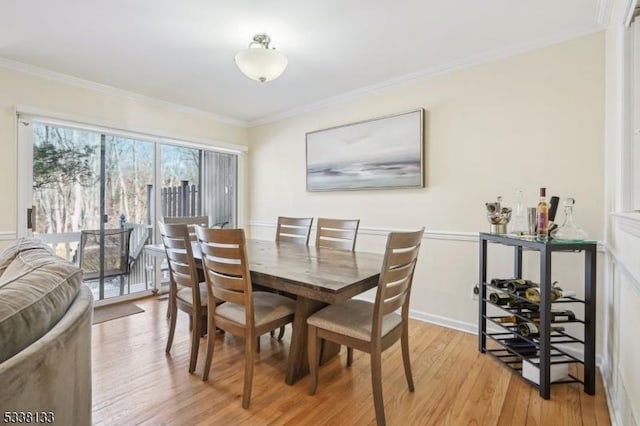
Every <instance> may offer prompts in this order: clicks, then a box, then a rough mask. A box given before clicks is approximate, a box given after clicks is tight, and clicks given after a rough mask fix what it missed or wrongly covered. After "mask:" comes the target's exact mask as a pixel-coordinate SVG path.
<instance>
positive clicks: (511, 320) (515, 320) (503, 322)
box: [493, 315, 518, 324]
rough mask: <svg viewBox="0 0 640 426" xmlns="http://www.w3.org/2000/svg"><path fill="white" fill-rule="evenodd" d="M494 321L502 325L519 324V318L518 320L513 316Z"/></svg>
mask: <svg viewBox="0 0 640 426" xmlns="http://www.w3.org/2000/svg"><path fill="white" fill-rule="evenodd" d="M493 320H494V321H495V322H499V323H501V324H505V323H511V324H515V323H517V322H518V318H516V317H515V315H511V316H508V317H498V318H493Z"/></svg>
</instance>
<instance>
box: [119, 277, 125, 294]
mask: <svg viewBox="0 0 640 426" xmlns="http://www.w3.org/2000/svg"><path fill="white" fill-rule="evenodd" d="M123 294H124V275H120V296H122V295H123Z"/></svg>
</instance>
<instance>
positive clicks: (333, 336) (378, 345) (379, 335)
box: [307, 228, 424, 425]
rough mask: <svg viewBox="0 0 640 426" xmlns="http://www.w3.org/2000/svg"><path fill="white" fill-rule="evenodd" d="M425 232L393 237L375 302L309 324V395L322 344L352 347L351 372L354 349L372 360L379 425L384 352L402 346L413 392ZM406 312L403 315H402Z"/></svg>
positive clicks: (353, 304)
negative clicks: (412, 346) (412, 312)
mask: <svg viewBox="0 0 640 426" xmlns="http://www.w3.org/2000/svg"><path fill="white" fill-rule="evenodd" d="M423 234H424V228H422V229H420V230H418V231H415V232H392V233H390V234H389V236H388V237H387V246H386V250H385V255H384V260H383V263H382V269H381V271H380V279H379V281H378V288H377V291H376V298H375V302H374V303H371V302H367V301H364V300H359V299H348V300H346V301H344V302H340V303H337V304H334V305H329V306H327V307H326V308H323V309H321V310H319V311H318V312H316V313H314V314H313V315H311V316H310V317H309V318H308V319H307V326H308V339H307V345H308V356H309V369H310V373H311V374H310V375H311V385H310V386H309V394H310V395H313V394H315V392H316V389H317V387H318V364H319V362H320V349H321V344H320V343H321V340H322V339H324V340H329V341H332V342H335V343H338V344H341V345H345V346H347V366H351V364H352V362H353V349H354V348H355V349H357V350H360V351H363V352H367V353H369V354H370V357H371V383H372V388H373V405H374V407H375V411H376V421H377V424H378V425H384V424H385V416H384V401H383V399H382V352H383V351H384V350H385V349H387V348H389V347H390V346H391V345H392V344H393V343H395V342H396V341H398V339H399V340H400V341H401V346H402V360H403V364H404V373H405V376H406V379H407V384H408V385H409V391H411V392H413V390H414V386H413V378H412V376H411V362H410V360H409V328H408V320H409V296H410V294H411V283H412V281H413V273H414V270H415V266H416V262H417V258H418V251H419V249H420V242H421V241H422V236H423ZM399 308H401V312H400V314H398V313H396V312H395V311H396V310H397V309H399Z"/></svg>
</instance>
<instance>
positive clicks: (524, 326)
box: [518, 322, 564, 337]
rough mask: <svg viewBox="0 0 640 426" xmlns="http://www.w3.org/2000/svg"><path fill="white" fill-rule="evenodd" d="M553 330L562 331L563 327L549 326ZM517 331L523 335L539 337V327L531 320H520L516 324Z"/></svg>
mask: <svg viewBox="0 0 640 426" xmlns="http://www.w3.org/2000/svg"><path fill="white" fill-rule="evenodd" d="M550 330H551V331H552V332H553V331H564V327H551V328H550ZM518 333H520V334H521V335H522V336H524V337H540V329H539V328H538V326H537V325H536V324H534V323H532V322H521V323H520V324H518Z"/></svg>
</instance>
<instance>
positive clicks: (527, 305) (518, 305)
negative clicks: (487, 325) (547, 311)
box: [509, 298, 540, 312]
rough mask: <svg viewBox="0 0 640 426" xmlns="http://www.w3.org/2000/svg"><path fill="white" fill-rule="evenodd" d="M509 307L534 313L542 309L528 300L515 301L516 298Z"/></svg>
mask: <svg viewBox="0 0 640 426" xmlns="http://www.w3.org/2000/svg"><path fill="white" fill-rule="evenodd" d="M509 307H510V308H513V309H518V310H520V309H528V310H529V311H532V312H537V311H538V310H539V309H540V305H537V304H535V303H532V302H529V301H528V300H521V299H515V298H514V299H513V300H512V301H511V302H509Z"/></svg>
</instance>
